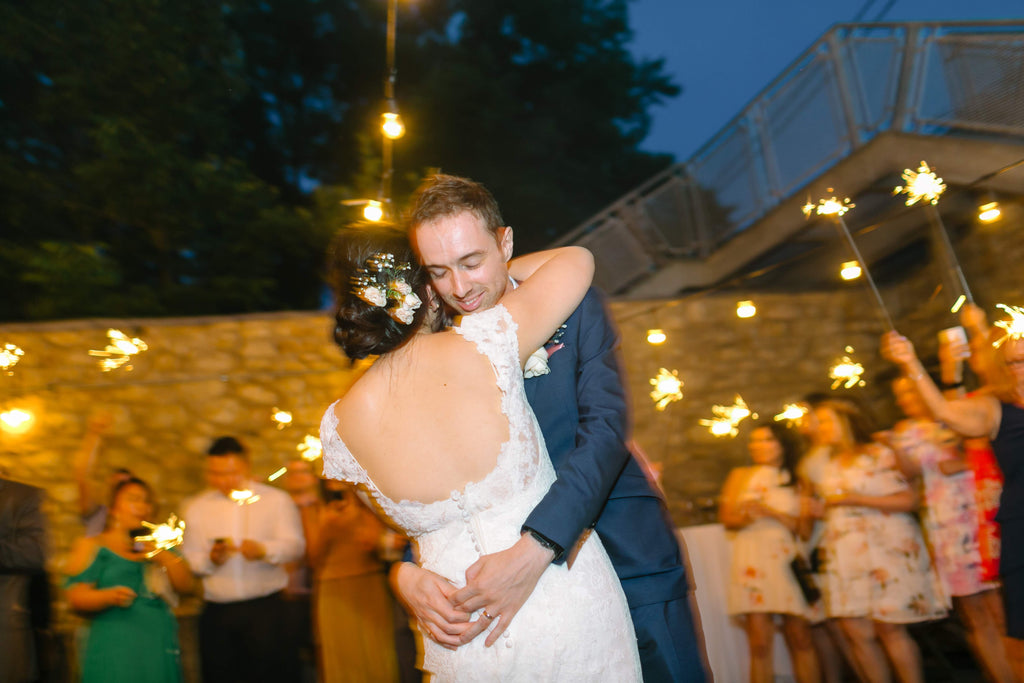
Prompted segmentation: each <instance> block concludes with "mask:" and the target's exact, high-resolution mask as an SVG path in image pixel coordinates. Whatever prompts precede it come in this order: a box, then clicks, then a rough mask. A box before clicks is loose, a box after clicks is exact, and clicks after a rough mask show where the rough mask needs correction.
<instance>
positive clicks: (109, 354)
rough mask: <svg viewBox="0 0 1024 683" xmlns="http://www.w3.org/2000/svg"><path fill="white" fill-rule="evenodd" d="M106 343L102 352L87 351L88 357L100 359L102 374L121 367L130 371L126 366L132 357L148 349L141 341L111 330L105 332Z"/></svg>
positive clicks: (95, 350)
mask: <svg viewBox="0 0 1024 683" xmlns="http://www.w3.org/2000/svg"><path fill="white" fill-rule="evenodd" d="M107 341H108V343H107V345H106V346H105V347H104V348H103V350H102V351H101V350H97V349H91V350H90V351H89V355H90V356H93V357H95V358H99V359H100V361H99V364H100V369H101V370H103V372H110V371H111V370H117V369H118V368H120V367H122V366H125V369H126V370H131V369H132V366H131V365H126V364H127V363H128V361H130V360H131V359H132V356H136V355H138V354H140V353H142V352H143V351H145V350H147V349H148V348H149V347H148V346H146V342H144V341H142V340H141V339H139V338H137V337H129V336H128V335H126V334H125V333H124V332H122V331H121V330H115V329H113V328H111V329H108V330H107Z"/></svg>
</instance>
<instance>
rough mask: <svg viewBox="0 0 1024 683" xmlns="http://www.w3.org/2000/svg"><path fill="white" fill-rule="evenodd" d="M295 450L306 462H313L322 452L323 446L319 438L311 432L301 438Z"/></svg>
mask: <svg viewBox="0 0 1024 683" xmlns="http://www.w3.org/2000/svg"><path fill="white" fill-rule="evenodd" d="M295 450H297V451H298V452H299V454H300V455H301V456H302V459H303V460H305V461H307V462H313V461H314V460H316V459H317V458H319V457H320V456H321V455H323V453H324V446H323V444H322V443H320V439H318V438H317V437H315V436H313V435H312V434H306V437H305V438H304V439H303V440H302V443H300V444H299V445H298V446H296V447H295Z"/></svg>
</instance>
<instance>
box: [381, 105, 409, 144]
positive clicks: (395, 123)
mask: <svg viewBox="0 0 1024 683" xmlns="http://www.w3.org/2000/svg"><path fill="white" fill-rule="evenodd" d="M381 118H382V119H384V122H383V123H382V124H381V126H380V128H381V130H382V131H383V132H384V137H386V138H388V139H390V140H397V139H398V138H400V137H402V136H403V135H405V124H404V123H402V117H401V116H399V115H398V112H394V111H389V112H386V113H384V114H382V115H381Z"/></svg>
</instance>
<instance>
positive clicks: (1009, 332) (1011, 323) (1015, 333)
mask: <svg viewBox="0 0 1024 683" xmlns="http://www.w3.org/2000/svg"><path fill="white" fill-rule="evenodd" d="M996 308H1001V309H1003V310H1004V311H1006V312H1007V313H1009V314H1010V319H1009V320H997V321H996V323H995V324H996V327H1001V328H1003V329H1004V330H1006V334H1004V335H1003V336H1002V338H1001V339H999V340H998V341H995V342H993V343H992V346H994V347H996V348H997V349H998V348H999V347H1000V346H1002V345H1003V344H1005V343H1006V340H1008V339H1012V340H1013V341H1018V340H1020V339H1024V308H1021V307H1020V306H1007V305H1006V304H996Z"/></svg>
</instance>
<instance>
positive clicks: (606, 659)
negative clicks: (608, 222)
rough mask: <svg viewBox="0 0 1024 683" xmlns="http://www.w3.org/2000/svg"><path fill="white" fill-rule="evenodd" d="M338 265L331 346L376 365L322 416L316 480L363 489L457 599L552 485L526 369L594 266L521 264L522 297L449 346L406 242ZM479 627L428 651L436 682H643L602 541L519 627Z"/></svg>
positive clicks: (545, 583)
mask: <svg viewBox="0 0 1024 683" xmlns="http://www.w3.org/2000/svg"><path fill="white" fill-rule="evenodd" d="M493 248H494V249H500V250H502V251H503V252H504V251H505V249H506V247H505V245H503V244H502V245H499V244H498V243H497V242H495V243H494V245H493ZM510 255H511V242H509V243H508V245H507V253H505V254H504V256H505V259H507V258H508V257H509V256H510ZM484 256H487V255H484ZM331 260H332V264H331V265H332V270H333V285H334V290H335V296H336V300H337V307H336V315H335V318H336V323H337V325H336V328H335V339H336V341H337V342H338V344H339V345H340V346H341V348H342V349H343V350H344V351H345V353H346V354H347V355H348V356H349V358H351V359H353V360H355V359H361V358H365V357H366V356H368V355H376V356H378V357H377V358H376V360H375V361H374V363H373V364H372V365H371V366H370V367H369V368H368V369H367V371H366V373H365V374H364V375H362V377H360V378H359V380H357V381H356V383H355V384H353V385H352V387H351V388H350V389H349V390H348V391H347V393H346V394H345V396H344V397H342V398H341V399H340V400H338V401H337V402H335V403H334V404H333V405H332V406H331V407H330V408H329V409H328V410H327V412H326V414H325V415H324V420H323V423H322V425H321V438H322V440H323V445H324V470H325V473H326V474H327V475H328V476H330V477H333V478H337V479H344V480H347V481H351V482H354V483H355V484H357V485H358V486H359V487H360V488H361V489H362V490H363V491H365V492H366V493H367V494H368V496H369V497H370V499H371V500H372V501H373V502H374V503H375V504H376V506H377V507H378V510H379V511H380V512H381V513H382V514H383V515H385V516H386V517H387V518H388V519H389V520H390V522H391V523H392V524H393V525H395V526H397V527H399V528H401V529H402V530H403V531H404V532H405V533H406V534H407V535H408V536H409V537H410V538H412V539H413V541H414V542H415V544H416V547H417V561H418V562H419V564H421V566H423V567H425V568H427V569H430V570H431V571H433V572H435V573H436V574H439V575H441V576H444V577H446V578H447V579H448V580H449V581H450V582H451V583H452V585H453V587H457V586H460V585H464V584H465V570H466V568H467V567H469V566H470V565H471V564H472V563H473V562H474V561H475V560H476V559H477V558H478V557H479V556H480V555H483V554H486V553H493V552H496V551H499V550H502V549H504V548H507V547H510V546H512V545H513V544H514V543H515V542H516V541H518V540H519V538H520V529H521V526H522V524H523V522H524V521H525V519H526V516H527V515H528V513H529V512H530V510H531V509H532V508H533V506H534V505H535V504H536V503H537V502H538V501H539V500H540V499H541V497H542V496H543V495H544V493H545V492H546V491H547V489H548V487H549V486H550V485H551V482H552V481H554V478H555V475H554V470H553V468H552V467H551V462H550V460H549V459H548V456H547V451H546V449H545V447H544V441H543V437H542V436H541V434H540V429H539V428H538V426H537V422H536V418H535V417H534V415H533V413H532V411H531V410H530V408H529V405H528V404H527V402H526V395H525V392H524V389H523V375H522V368H523V365H524V363H525V362H526V360H527V359H528V358H529V357H530V355H531V352H532V351H533V350H534V349H537V348H540V347H541V346H542V344H543V343H544V342H545V341H546V340H547V339H548V338H549V337H550V336H551V335H552V334H553V333H554V332H555V330H556V329H557V328H558V326H559V325H560V324H561V323H562V322H563V321H564V320H565V319H566V318H568V317H569V315H570V313H572V311H573V309H574V308H575V307H576V305H577V304H578V303H579V302H580V301H581V300H582V298H583V296H584V294H585V293H586V290H587V288H588V286H589V284H590V280H591V278H592V276H593V257H592V256H591V255H590V253H589V252H587V251H586V250H584V249H579V248H575V247H569V248H563V249H556V250H552V251H548V252H541V253H538V254H532V255H528V256H525V257H522V258H519V259H516V260H515V261H514V262H512V263H511V264H510V269H509V270H510V273H511V274H512V276H513V277H515V278H516V279H517V280H523V284H522V285H521V286H520V287H519V288H518V289H515V290H513V291H510V292H508V293H506V294H505V296H504V297H503V298H502V300H501V302H500V303H499V305H497V306H495V307H493V308H491V309H489V310H487V311H484V312H482V313H476V314H474V315H469V316H464V317H463V318H462V319H461V321H459V322H458V324H457V325H456V326H454V327H453V328H452V329H450V330H448V331H444V332H438V331H436V329H435V328H436V327H437V326H438V323H439V321H440V318H441V312H440V310H439V305H438V302H437V300H436V299H435V298H433V296H432V293H431V292H429V290H428V288H427V286H426V282H427V278H426V275H425V274H424V273H423V272H422V271H421V269H420V268H419V267H418V266H417V265H416V263H415V260H414V257H413V252H412V249H411V248H410V246H409V243H408V239H407V236H406V234H405V233H404V232H401V231H398V230H395V229H389V228H387V227H381V226H378V225H374V226H372V227H370V228H368V229H363V230H359V229H352V228H350V229H345V230H343V231H342V232H341V233H340V234H339V236H338V237H337V238H336V240H335V243H334V246H333V249H332V257H331ZM473 266H474V263H467V264H466V267H473ZM420 300H422V302H423V305H422V306H419V305H418V302H419V301H420ZM453 591H454V588H453ZM513 616H514V622H513V621H511V619H512V617H513ZM473 617H474V620H479V619H484V620H486V622H487V623H489V624H490V625H489V628H490V629H495V628H497V627H499V625H500V627H501V628H504V629H505V630H504V632H503V633H502V637H501V638H499V639H498V642H497V643H495V644H494V645H493V646H486V645H485V640H484V638H483V637H480V638H475V639H473V640H470V641H469V642H468V643H466V644H463V645H461V646H459V647H458V648H457V649H448V648H444V647H442V646H440V645H438V644H437V643H436V642H434V641H433V640H432V639H430V638H421V644H422V647H423V657H422V661H423V669H424V671H425V672H426V674H427V675H428V677H431V678H432V680H438V681H441V680H444V681H459V682H462V681H478V680H479V681H505V680H509V681H512V680H559V681H593V680H615V681H633V680H639V679H640V665H639V657H638V655H637V650H636V637H635V634H634V632H633V626H632V622H631V620H630V616H629V611H628V608H627V605H626V599H625V596H624V594H623V593H622V589H621V586H620V585H619V581H618V579H617V577H616V576H615V573H614V570H613V569H612V566H611V563H610V561H609V560H608V556H607V554H606V553H605V552H604V548H603V547H602V546H601V543H600V539H598V538H597V537H596V534H591V535H590V537H589V538H588V539H587V540H586V541H585V542H584V543H582V545H581V546H580V547H579V549H578V551H575V555H574V556H573V558H572V559H571V560H570V561H569V562H567V563H565V565H558V566H555V565H551V566H549V567H548V568H547V570H546V571H545V572H544V574H543V575H542V576H541V579H540V581H539V582H538V583H537V586H536V588H535V589H534V591H533V593H532V594H531V596H530V598H529V599H528V600H527V601H526V603H525V604H524V605H523V607H522V608H521V609H520V610H519V611H518V613H516V614H515V615H508V614H506V615H501V614H488V613H487V612H486V610H481V611H480V613H479V614H474V615H473ZM495 633H496V631H495Z"/></svg>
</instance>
